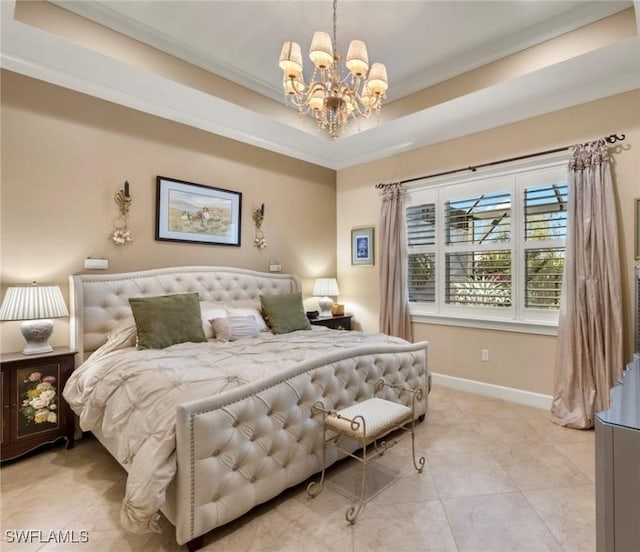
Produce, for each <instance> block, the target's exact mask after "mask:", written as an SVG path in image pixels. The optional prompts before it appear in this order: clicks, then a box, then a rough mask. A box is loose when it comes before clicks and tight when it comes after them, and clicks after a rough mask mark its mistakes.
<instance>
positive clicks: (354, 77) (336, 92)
mask: <svg viewBox="0 0 640 552" xmlns="http://www.w3.org/2000/svg"><path fill="white" fill-rule="evenodd" d="M337 6H338V0H334V1H333V40H332V38H331V37H330V36H329V33H325V32H322V31H319V32H316V33H315V34H314V35H313V39H312V40H311V48H310V49H309V57H310V58H311V61H312V62H313V65H314V69H313V75H312V76H311V82H310V83H309V85H308V86H307V85H306V84H305V82H304V75H303V73H302V70H303V65H302V53H301V50H300V45H299V44H298V43H297V42H291V41H287V42H285V43H284V45H283V46H282V52H281V53H280V64H279V65H280V68H281V69H282V73H283V78H282V87H283V89H284V94H285V98H286V99H287V101H288V102H290V103H291V104H292V105H293V106H295V107H296V108H298V111H299V113H300V116H304V115H307V114H312V115H313V117H314V118H315V120H316V122H317V123H318V128H319V130H327V131H328V132H329V135H330V136H331V138H333V139H335V138H337V137H338V134H339V132H340V131H341V130H344V129H345V128H346V126H347V122H348V120H349V117H353V118H354V119H357V118H359V117H360V118H364V119H368V118H369V116H370V115H371V113H373V112H375V113H377V114H379V113H380V108H381V107H382V100H383V99H384V98H386V92H387V88H388V87H389V83H388V81H387V68H386V67H385V66H384V64H383V63H373V64H371V68H369V57H368V55H367V45H366V44H365V43H364V42H363V41H362V40H352V41H351V43H350V44H349V49H348V51H347V57H346V60H345V63H344V65H345V68H342V67H341V66H340V65H341V64H340V61H341V56H340V55H339V54H338V53H337V51H336V50H337V48H336V20H337V18H336V12H337ZM367 71H368V74H367ZM343 75H344V76H343Z"/></svg>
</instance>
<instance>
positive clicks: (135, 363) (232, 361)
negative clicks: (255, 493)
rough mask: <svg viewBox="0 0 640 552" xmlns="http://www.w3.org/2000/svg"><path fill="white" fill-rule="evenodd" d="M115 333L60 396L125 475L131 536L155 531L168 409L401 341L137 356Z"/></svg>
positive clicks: (169, 461)
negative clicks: (343, 353) (97, 434)
mask: <svg viewBox="0 0 640 552" xmlns="http://www.w3.org/2000/svg"><path fill="white" fill-rule="evenodd" d="M124 331H125V330H123V332H124ZM123 332H120V333H117V332H116V334H115V335H113V336H112V339H111V340H110V341H109V342H107V343H106V344H105V345H104V346H103V347H102V348H101V349H99V350H98V351H96V352H95V353H94V354H93V355H92V356H91V357H90V358H89V359H87V361H86V362H84V363H83V364H82V365H81V366H80V367H79V368H78V369H76V370H75V371H74V373H73V374H72V376H71V377H70V378H69V381H68V383H67V385H66V387H65V390H64V397H65V399H66V400H67V401H68V402H69V404H70V405H71V408H72V409H73V410H74V412H76V414H78V416H79V417H80V426H81V428H82V429H83V430H85V431H90V430H92V429H95V428H98V429H99V430H100V431H101V432H102V434H103V435H104V436H105V437H108V438H109V439H111V440H113V442H115V450H114V451H112V452H114V454H115V456H116V458H117V459H118V461H119V462H120V463H121V464H122V465H123V466H125V468H126V469H127V471H128V472H129V476H128V479H127V489H126V495H125V498H124V500H123V507H122V513H121V520H122V523H123V525H124V526H125V527H126V528H127V529H129V530H131V531H135V532H146V531H150V530H156V529H157V527H156V520H157V516H158V513H157V512H158V510H159V509H160V508H161V507H162V505H163V504H164V501H165V493H166V489H167V487H168V485H169V483H170V482H171V480H172V479H173V477H174V474H175V472H176V459H175V447H176V443H175V428H176V405H178V404H181V403H184V402H187V401H192V400H194V399H198V398H203V397H208V396H212V395H217V394H222V393H225V392H226V391H230V390H233V389H237V388H238V387H240V386H242V385H244V384H246V383H249V382H255V381H257V380H260V379H262V378H265V377H268V376H271V375H273V374H275V373H277V372H280V371H283V370H285V369H288V368H290V367H292V366H295V365H297V364H299V363H301V362H303V361H308V360H311V359H319V358H321V357H323V356H326V355H329V354H331V353H335V352H338V351H340V350H344V349H353V348H358V347H366V346H369V345H372V344H374V343H377V344H381V343H398V344H403V343H406V342H405V341H404V340H402V339H398V338H395V337H390V336H386V335H382V334H375V335H374V334H365V333H361V332H336V331H330V330H327V329H326V328H321V327H314V329H313V330H312V331H297V332H292V333H289V334H286V335H272V334H271V333H268V332H262V333H261V334H260V336H259V337H257V338H246V339H240V340H238V341H234V342H227V343H223V342H216V341H208V342H206V343H183V344H180V345H174V346H172V347H168V348H166V349H162V350H142V351H138V350H136V349H135V348H134V347H130V346H126V345H128V344H129V343H130V339H129V337H130V336H127V335H125V333H123ZM122 347H124V348H122ZM114 349H115V350H114Z"/></svg>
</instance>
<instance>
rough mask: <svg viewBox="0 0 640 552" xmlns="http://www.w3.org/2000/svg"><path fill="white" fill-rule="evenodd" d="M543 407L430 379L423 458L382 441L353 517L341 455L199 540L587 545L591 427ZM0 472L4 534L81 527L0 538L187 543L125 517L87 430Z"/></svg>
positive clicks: (113, 477)
mask: <svg viewBox="0 0 640 552" xmlns="http://www.w3.org/2000/svg"><path fill="white" fill-rule="evenodd" d="M547 418H548V415H547V412H546V411H543V410H539V409H535V408H529V407H525V406H522V405H517V404H513V403H508V402H505V401H500V400H494V399H488V398H486V397H481V396H478V395H472V394H469V393H463V392H460V391H454V390H451V389H446V388H443V387H434V389H433V390H432V392H431V395H430V409H429V414H428V417H427V420H426V421H425V423H423V424H420V426H419V428H418V430H417V433H416V443H417V448H418V451H419V452H421V453H422V454H424V456H425V457H426V460H427V463H426V467H425V470H424V472H423V473H422V474H418V473H416V472H415V470H414V469H413V465H412V462H411V458H410V454H411V445H410V440H406V441H403V442H401V443H400V444H399V445H398V446H397V447H395V448H394V449H392V450H390V451H389V452H388V453H387V454H385V455H384V456H383V457H382V458H380V459H379V460H377V461H376V462H375V463H374V464H372V466H374V468H373V469H372V471H371V472H370V475H371V477H370V481H369V483H370V486H369V494H371V495H372V498H371V499H370V500H369V502H368V503H367V505H366V507H365V509H364V511H363V512H362V514H361V515H360V518H359V519H358V521H357V523H356V524H355V525H353V526H351V525H349V524H348V523H346V522H345V520H344V513H345V511H346V509H347V507H348V506H349V503H350V502H349V498H348V496H349V493H350V492H351V491H352V490H355V489H351V490H350V489H348V488H347V487H348V486H349V484H348V483H349V482H350V481H352V480H355V479H357V477H356V476H357V470H358V469H359V464H358V463H357V462H355V461H351V460H347V461H344V462H341V463H340V464H339V465H337V466H335V467H334V469H331V470H329V471H328V474H327V485H326V486H325V489H324V491H323V492H322V493H321V494H320V495H319V496H318V497H317V498H315V499H313V500H311V499H309V498H307V495H306V493H305V485H300V486H297V487H295V488H292V489H289V490H288V491H285V492H284V493H283V494H282V495H281V496H279V497H277V498H275V499H274V500H272V501H270V502H269V503H267V504H263V505H261V506H258V507H256V508H255V509H254V510H252V511H251V512H249V513H248V514H247V515H245V516H243V517H242V518H240V519H239V520H236V521H235V522H232V523H231V524H229V525H227V526H225V527H222V528H219V529H217V530H215V531H213V532H211V533H210V534H208V535H207V536H206V537H205V548H204V549H203V550H207V551H211V552H213V551H224V552H235V551H238V552H240V551H242V552H244V551H292V552H293V551H295V552H298V551H305V552H315V551H322V552H325V551H326V552H330V551H336V552H338V551H339V552H342V551H352V552H365V551H393V552H402V551H407V552H409V551H410V552H414V551H427V550H438V551H449V550H450V551H460V552H462V551H465V552H466V551H480V550H487V551H491V552H500V551H504V552H512V551H538V550H553V551H556V550H557V551H567V552H568V551H571V552H588V551H591V550H595V497H594V450H593V449H594V434H593V432H592V431H578V430H571V429H565V428H561V427H558V426H555V425H553V424H552V423H550V422H549V421H548V420H547ZM351 476H353V478H352V477H351ZM0 478H1V491H2V492H1V497H0V506H1V518H2V536H3V541H4V540H5V534H6V533H5V531H6V530H9V529H14V530H15V529H39V530H42V531H49V530H51V529H68V530H75V531H76V533H75V534H77V535H79V534H80V533H79V532H80V531H81V530H83V531H87V532H88V538H89V542H88V543H86V544H53V543H51V544H37V543H32V544H10V543H7V542H2V546H1V548H2V550H6V551H10V550H18V551H21V552H22V551H24V552H30V551H35V550H40V551H43V552H46V551H50V550H72V551H75V550H78V551H82V550H87V551H91V552H93V551H114V552H115V551H117V552H121V551H132V552H139V551H144V552H147V551H173V550H186V547H179V546H178V545H177V544H176V543H175V538H174V534H173V530H172V527H171V525H170V524H169V523H168V522H167V521H166V520H164V518H163V520H164V521H163V523H162V533H160V534H145V535H134V534H129V533H126V532H125V531H124V530H122V529H121V528H120V524H119V507H120V501H121V499H122V496H123V492H124V486H125V472H124V471H123V470H122V469H121V468H120V466H119V465H118V464H117V463H116V462H115V461H114V460H113V459H112V458H111V457H110V456H109V454H108V453H107V452H106V451H105V450H104V449H103V448H102V446H101V445H100V444H99V443H98V442H97V441H96V440H95V439H93V438H88V439H84V440H82V441H80V442H78V443H77V445H76V447H75V448H74V449H73V450H70V451H66V450H64V447H62V446H57V447H54V448H50V449H47V450H43V451H40V452H38V453H36V454H32V455H30V456H29V457H26V458H23V459H19V460H17V461H14V462H10V463H7V464H5V465H3V466H2V469H1V470H0ZM345 482H347V483H345Z"/></svg>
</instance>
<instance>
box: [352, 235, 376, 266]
mask: <svg viewBox="0 0 640 552" xmlns="http://www.w3.org/2000/svg"><path fill="white" fill-rule="evenodd" d="M351 264H352V265H373V228H354V229H353V230H351Z"/></svg>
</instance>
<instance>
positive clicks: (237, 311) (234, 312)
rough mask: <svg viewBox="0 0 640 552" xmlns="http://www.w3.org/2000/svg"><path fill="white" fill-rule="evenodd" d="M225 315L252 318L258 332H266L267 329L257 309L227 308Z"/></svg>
mask: <svg viewBox="0 0 640 552" xmlns="http://www.w3.org/2000/svg"><path fill="white" fill-rule="evenodd" d="M227 314H228V315H229V316H253V317H254V318H255V319H256V324H257V326H258V331H259V332H268V331H269V328H268V327H267V324H266V322H265V321H264V318H262V315H261V314H260V311H259V310H258V309H254V308H237V307H227Z"/></svg>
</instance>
